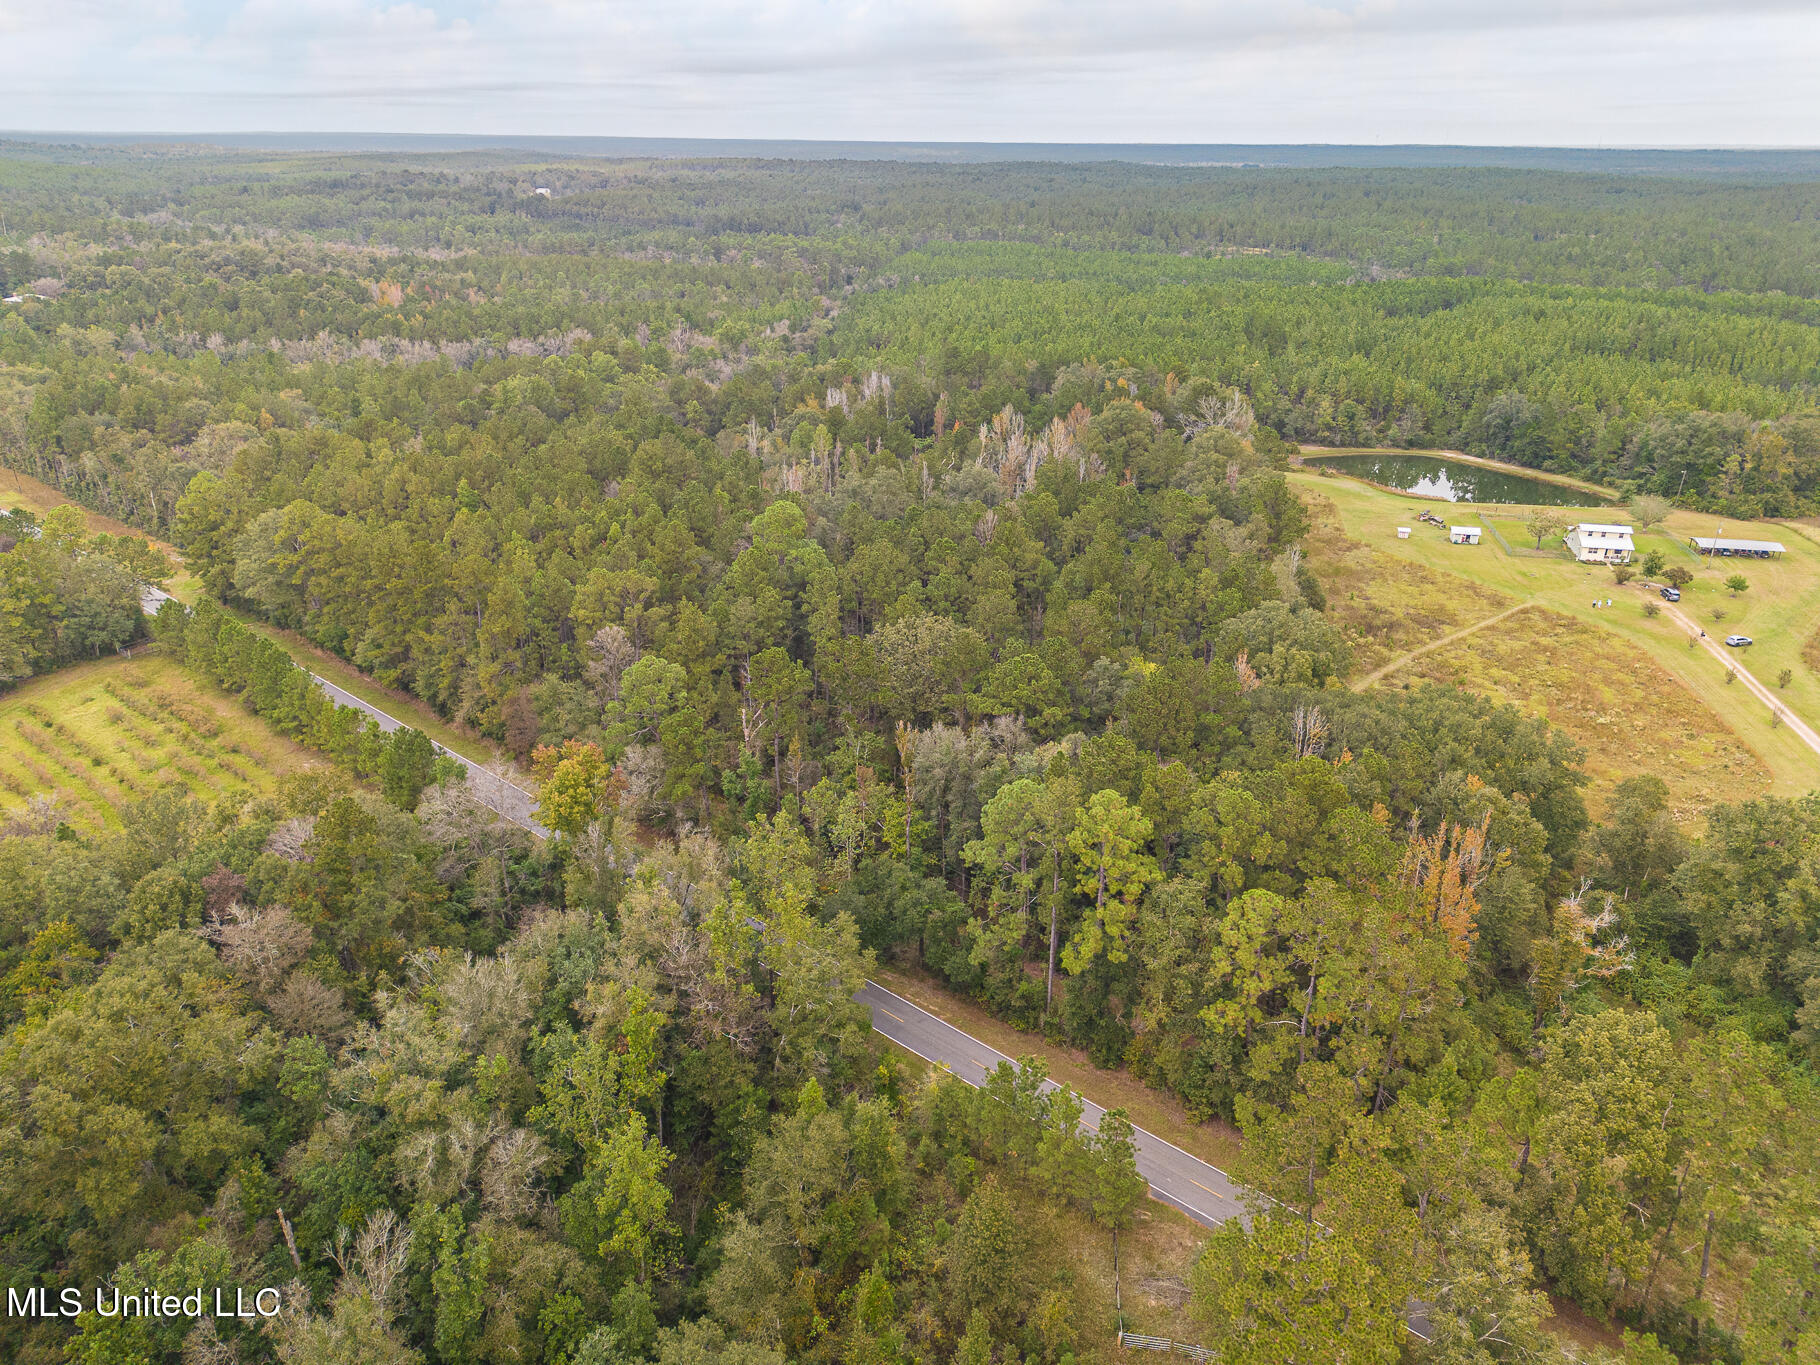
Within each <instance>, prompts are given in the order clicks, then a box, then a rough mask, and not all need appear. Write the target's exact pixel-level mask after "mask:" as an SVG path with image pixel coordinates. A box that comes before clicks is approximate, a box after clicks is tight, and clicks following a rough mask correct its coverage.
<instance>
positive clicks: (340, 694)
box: [310, 673, 550, 839]
mask: <svg viewBox="0 0 1820 1365" xmlns="http://www.w3.org/2000/svg"><path fill="white" fill-rule="evenodd" d="M310 678H311V680H312V681H313V682H314V683H315V684H316V686H318V687H320V688H321V689H322V690H323V691H324V692H327V693H328V694H329V696H331V697H333V698H334V699H335V700H336V701H337V702H339V703H340V704H341V705H343V706H351V707H353V708H354V709H355V710H356V711H361V712H364V713H365V714H367V715H369V716H371V717H372V718H373V719H374V720H376V721H378V722H379V728H380V729H381V730H385V731H387V732H388V733H389V732H390V731H393V730H397V729H399V728H401V727H402V725H403V722H402V721H400V720H398V719H397V718H395V717H393V716H388V715H387V714H386V713H385V712H384V711H381V710H380V709H379V708H378V707H377V706H374V705H373V704H372V703H370V702H364V701H362V700H361V699H360V698H359V697H357V696H355V695H354V694H353V693H352V692H349V691H347V690H345V689H344V688H340V687H337V686H335V684H334V683H332V682H330V681H329V680H328V679H327V678H323V677H318V676H317V675H316V674H314V673H311V674H310ZM430 743H432V744H436V741H435V740H431V741H430ZM436 752H437V753H439V754H441V755H443V756H444V757H445V758H452V759H454V760H455V761H456V762H457V763H459V764H461V766H462V767H464V768H466V769H467V770H468V790H469V791H470V792H472V793H473V794H474V799H475V800H477V801H479V802H480V804H481V805H483V806H485V807H486V808H487V809H488V810H490V811H493V812H495V813H496V814H498V815H499V816H501V817H502V818H503V819H506V820H510V821H511V822H512V823H513V824H515V825H517V826H518V827H519V828H520V829H527V830H529V831H530V832H531V833H533V834H535V835H536V836H537V837H538V838H539V839H548V838H549V837H550V831H549V830H547V829H545V828H544V827H543V826H542V825H540V824H538V823H537V798H536V797H534V796H532V795H531V793H530V792H528V791H526V790H525V789H524V788H523V787H520V786H518V785H516V784H515V783H511V782H508V781H506V780H505V778H503V777H501V776H500V775H499V774H498V773H495V772H490V771H488V770H487V769H485V768H483V767H481V766H480V764H478V763H476V762H474V760H473V759H471V758H465V757H463V756H462V755H461V754H458V753H456V752H455V751H454V750H453V749H449V748H445V747H444V746H443V745H441V744H436Z"/></svg>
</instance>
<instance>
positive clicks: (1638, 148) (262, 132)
mask: <svg viewBox="0 0 1820 1365" xmlns="http://www.w3.org/2000/svg"><path fill="white" fill-rule="evenodd" d="M266 137H271V138H285V139H292V140H295V139H302V138H322V139H326V140H335V141H348V140H354V139H376V140H412V141H416V140H450V141H461V142H494V141H499V140H505V141H507V142H647V143H650V142H655V143H727V144H734V145H746V144H750V145H760V144H776V143H794V144H801V145H803V146H813V147H841V146H870V147H916V146H927V147H942V148H950V147H952V148H961V147H1041V148H1058V149H1059V148H1075V147H1090V148H1105V149H1125V148H1151V149H1156V150H1183V151H1186V150H1190V149H1208V150H1214V149H1221V150H1224V149H1231V150H1249V149H1258V150H1283V151H1316V150H1319V151H1403V150H1412V151H1418V150H1419V151H1487V152H1820V143H1816V142H1786V143H1785V142H1762V143H1754V142H1738V143H1725V142H1599V143H1591V142H1415V141H1396V142H1335V141H1303V142H1180V141H1177V142H1168V141H1161V140H1140V141H1132V140H1114V141H1094V142H1087V141H1066V140H1059V141H1058V140H1048V139H1040V138H930V137H844V138H817V137H797V136H777V137H756V136H750V135H747V136H732V135H722V134H688V133H675V134H673V133H546V132H515V133H505V132H497V133H463V132H452V131H438V132H432V133H424V132H391V131H386V130H383V129H370V128H368V129H353V130H346V131H336V130H333V129H324V128H306V129H297V130H289V131H287V130H285V129H281V128H244V129H231V130H230V129H212V130H205V129H180V128H159V129H149V130H146V131H144V132H134V131H129V130H126V129H118V128H104V129H91V128H0V141H21V142H38V141H48V140H51V139H54V138H78V139H82V140H84V141H91V140H106V141H107V142H109V143H114V142H122V143H131V142H133V141H144V140H147V139H153V140H157V141H160V142H163V141H198V142H203V141H209V140H212V139H215V138H236V139H239V138H266Z"/></svg>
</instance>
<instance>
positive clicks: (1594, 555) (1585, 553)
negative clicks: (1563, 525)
mask: <svg viewBox="0 0 1820 1365" xmlns="http://www.w3.org/2000/svg"><path fill="white" fill-rule="evenodd" d="M1566 540H1567V548H1568V549H1569V550H1572V551H1573V556H1574V558H1575V559H1577V560H1579V561H1580V562H1581V563H1582V564H1628V563H1630V557H1631V556H1632V555H1633V554H1635V553H1636V551H1637V547H1636V545H1635V544H1634V543H1633V542H1632V540H1631V538H1630V527H1628V526H1606V525H1602V524H1601V523H1599V522H1596V521H1583V522H1581V523H1580V524H1579V525H1578V526H1573V527H1569V528H1568V532H1567V536H1566Z"/></svg>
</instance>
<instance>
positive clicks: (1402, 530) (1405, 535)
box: [1397, 526, 1409, 540]
mask: <svg viewBox="0 0 1820 1365" xmlns="http://www.w3.org/2000/svg"><path fill="white" fill-rule="evenodd" d="M1397 539H1398V540H1408V539H1409V528H1408V527H1407V526H1399V527H1397Z"/></svg>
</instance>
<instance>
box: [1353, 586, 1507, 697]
mask: <svg viewBox="0 0 1820 1365" xmlns="http://www.w3.org/2000/svg"><path fill="white" fill-rule="evenodd" d="M1535 605H1536V604H1535V603H1534V602H1519V603H1517V605H1516V606H1514V607H1506V608H1505V609H1504V610H1503V611H1501V612H1499V613H1497V615H1495V616H1487V617H1486V618H1485V619H1484V620H1483V621H1474V622H1473V623H1472V624H1471V625H1470V626H1461V627H1460V629H1458V630H1456V631H1454V632H1453V633H1452V634H1451V635H1443V636H1442V637H1441V638H1440V639H1438V640H1430V641H1429V642H1428V643H1427V644H1425V645H1423V646H1422V647H1421V648H1419V649H1412V650H1410V651H1409V653H1407V654H1400V655H1398V656H1397V657H1396V658H1394V659H1392V660H1391V661H1390V662H1389V663H1387V664H1385V665H1384V666H1383V667H1382V668H1376V669H1373V670H1372V671H1371V672H1369V673H1367V674H1366V675H1365V676H1364V677H1362V678H1360V679H1359V680H1358V681H1357V682H1356V683H1354V684H1353V685H1352V690H1353V691H1354V692H1363V691H1364V690H1365V689H1366V688H1368V687H1370V686H1371V685H1372V684H1373V683H1374V682H1377V681H1378V679H1380V678H1383V677H1385V676H1387V675H1389V674H1391V673H1395V672H1396V671H1397V670H1398V669H1399V668H1401V667H1402V666H1403V665H1404V664H1406V663H1408V662H1409V661H1410V660H1411V659H1419V658H1421V657H1422V655H1424V654H1427V653H1429V652H1430V651H1431V650H1436V649H1440V648H1441V647H1442V646H1443V645H1451V644H1452V643H1453V642H1454V641H1455V640H1459V639H1463V638H1464V637H1466V636H1468V635H1471V634H1472V633H1473V632H1474V631H1475V630H1484V629H1485V627H1486V626H1495V625H1497V624H1498V622H1500V621H1502V620H1503V619H1504V618H1505V617H1507V616H1515V615H1516V614H1517V613H1518V612H1520V611H1527V610H1529V608H1531V607H1533V606H1535Z"/></svg>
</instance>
